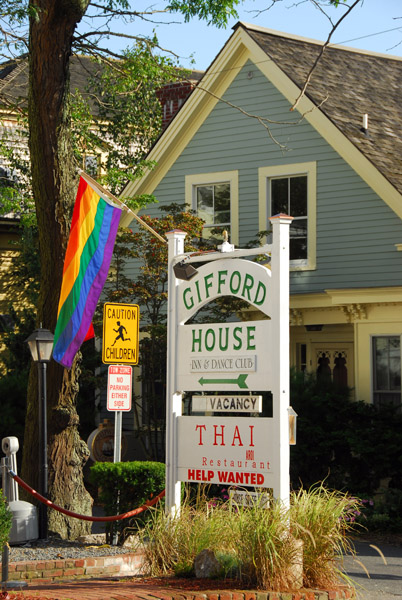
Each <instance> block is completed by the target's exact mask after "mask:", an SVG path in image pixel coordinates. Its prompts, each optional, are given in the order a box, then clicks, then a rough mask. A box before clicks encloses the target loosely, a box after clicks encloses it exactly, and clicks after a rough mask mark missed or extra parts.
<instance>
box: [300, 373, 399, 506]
mask: <svg viewBox="0 0 402 600" xmlns="http://www.w3.org/2000/svg"><path fill="white" fill-rule="evenodd" d="M290 398H291V405H292V407H293V408H294V409H295V411H296V412H297V414H298V421H297V429H298V431H297V444H296V446H292V447H291V462H290V468H291V480H292V485H293V488H294V489H297V488H298V487H299V486H300V485H302V486H303V487H304V488H309V487H310V486H311V485H314V484H315V483H316V482H317V481H324V480H325V482H326V485H328V487H330V488H332V489H339V490H342V489H343V490H347V491H348V492H349V493H351V494H354V495H357V494H364V495H373V494H374V493H375V492H376V491H377V489H378V488H379V487H380V485H381V480H382V479H383V478H389V479H390V487H394V488H399V489H401V490H402V455H401V452H400V448H401V447H402V414H401V412H400V411H399V412H398V410H397V409H395V408H393V407H376V406H373V405H372V404H368V403H366V402H362V401H356V400H353V399H351V395H350V390H349V389H348V388H345V387H339V386H336V385H334V384H333V383H332V382H331V381H320V380H318V379H317V378H316V377H315V376H314V375H310V374H307V373H296V372H293V373H292V374H291V382H290Z"/></svg>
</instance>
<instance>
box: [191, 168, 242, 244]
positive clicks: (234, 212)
mask: <svg viewBox="0 0 402 600" xmlns="http://www.w3.org/2000/svg"><path fill="white" fill-rule="evenodd" d="M186 205H187V206H190V207H191V208H192V209H193V210H194V211H195V212H196V214H197V216H198V217H200V218H201V219H203V220H204V221H205V224H204V228H203V236H204V237H205V238H211V237H215V236H217V238H218V239H219V240H220V239H221V234H222V232H223V231H224V230H226V231H228V233H229V235H230V241H231V243H232V244H238V236H239V226H238V222H239V221H238V174H237V171H223V172H219V173H200V174H197V175H187V176H186Z"/></svg>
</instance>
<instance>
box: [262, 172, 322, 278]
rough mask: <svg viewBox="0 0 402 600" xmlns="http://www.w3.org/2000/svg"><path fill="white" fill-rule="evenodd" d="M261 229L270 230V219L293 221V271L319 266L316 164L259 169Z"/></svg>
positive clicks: (291, 244)
mask: <svg viewBox="0 0 402 600" xmlns="http://www.w3.org/2000/svg"><path fill="white" fill-rule="evenodd" d="M259 206H260V208H259V211H260V215H259V227H260V231H265V230H268V231H269V229H270V225H269V218H270V217H273V216H275V215H277V214H280V213H283V214H286V215H290V216H291V217H293V221H292V224H291V226H290V230H289V236H290V241H289V258H290V266H291V268H294V269H295V268H296V269H297V268H300V269H314V268H315V265H316V164H315V163H301V164H294V165H280V166H277V167H262V168H260V169H259Z"/></svg>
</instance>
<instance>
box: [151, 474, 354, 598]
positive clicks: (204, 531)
mask: <svg viewBox="0 0 402 600" xmlns="http://www.w3.org/2000/svg"><path fill="white" fill-rule="evenodd" d="M248 504H249V505H248V506H243V505H238V504H235V503H234V502H230V501H226V502H224V501H218V500H212V501H211V500H210V499H207V498H206V497H205V496H204V495H202V494H200V495H199V496H198V497H197V500H196V501H195V502H193V503H190V502H189V501H185V502H184V504H183V506H182V508H181V511H180V515H179V516H177V517H168V516H166V515H165V512H164V510H163V509H160V508H156V509H152V514H151V517H150V519H149V520H148V522H147V523H146V524H145V526H144V528H143V529H142V530H141V531H140V536H139V537H140V540H141V542H142V543H143V544H144V552H145V568H146V570H147V572H148V573H149V574H151V575H153V576H161V575H167V574H175V575H176V576H187V577H191V576H194V567H193V565H194V559H195V557H196V556H197V555H198V554H199V553H200V552H201V551H202V550H204V549H209V550H212V551H213V552H214V553H215V556H216V557H217V559H218V561H219V563H220V564H221V567H222V568H221V571H220V573H219V574H217V576H218V577H219V578H225V577H230V578H237V579H238V582H239V586H241V585H244V586H247V587H254V588H255V589H264V590H280V591H291V590H295V589H298V588H300V587H304V588H310V589H311V588H315V589H320V588H321V589H325V588H328V586H337V585H339V584H340V583H341V578H342V577H343V578H344V579H347V578H346V576H345V575H344V574H343V573H342V570H341V568H340V567H341V565H340V560H341V557H342V555H343V554H345V553H347V552H348V553H352V554H353V547H352V545H351V543H350V541H349V535H350V534H351V533H352V532H353V530H354V528H355V523H354V520H353V518H352V516H353V514H354V512H355V511H356V510H358V504H359V501H358V500H357V499H354V498H351V497H349V496H348V495H347V494H343V493H341V492H337V491H329V490H327V489H326V488H325V487H324V486H322V485H319V486H316V487H314V488H312V489H310V490H300V491H299V492H296V493H294V494H292V496H291V504H290V508H288V509H285V508H284V507H283V505H282V503H281V502H279V501H275V500H272V501H271V503H270V506H269V508H267V507H266V506H263V505H262V504H261V503H260V504H259V503H258V502H255V501H253V500H252V499H251V497H250V499H249V502H248ZM347 581H348V582H349V580H347ZM349 583H350V582H349Z"/></svg>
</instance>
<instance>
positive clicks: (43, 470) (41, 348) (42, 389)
mask: <svg viewBox="0 0 402 600" xmlns="http://www.w3.org/2000/svg"><path fill="white" fill-rule="evenodd" d="M53 338H54V336H53V334H52V333H51V332H50V331H49V330H48V329H42V324H40V327H39V329H35V331H34V332H33V333H31V335H30V336H29V338H27V339H26V340H25V341H26V342H27V343H28V346H29V349H30V351H31V355H32V359H33V361H34V362H36V363H38V395H39V440H40V454H39V465H40V471H39V472H40V478H39V483H40V493H41V494H42V496H44V497H45V498H47V481H48V469H47V389H46V368H47V363H48V362H49V361H50V359H51V356H52V349H53ZM39 538H40V539H42V540H45V539H46V538H47V506H46V504H43V503H41V504H40V506H39Z"/></svg>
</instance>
